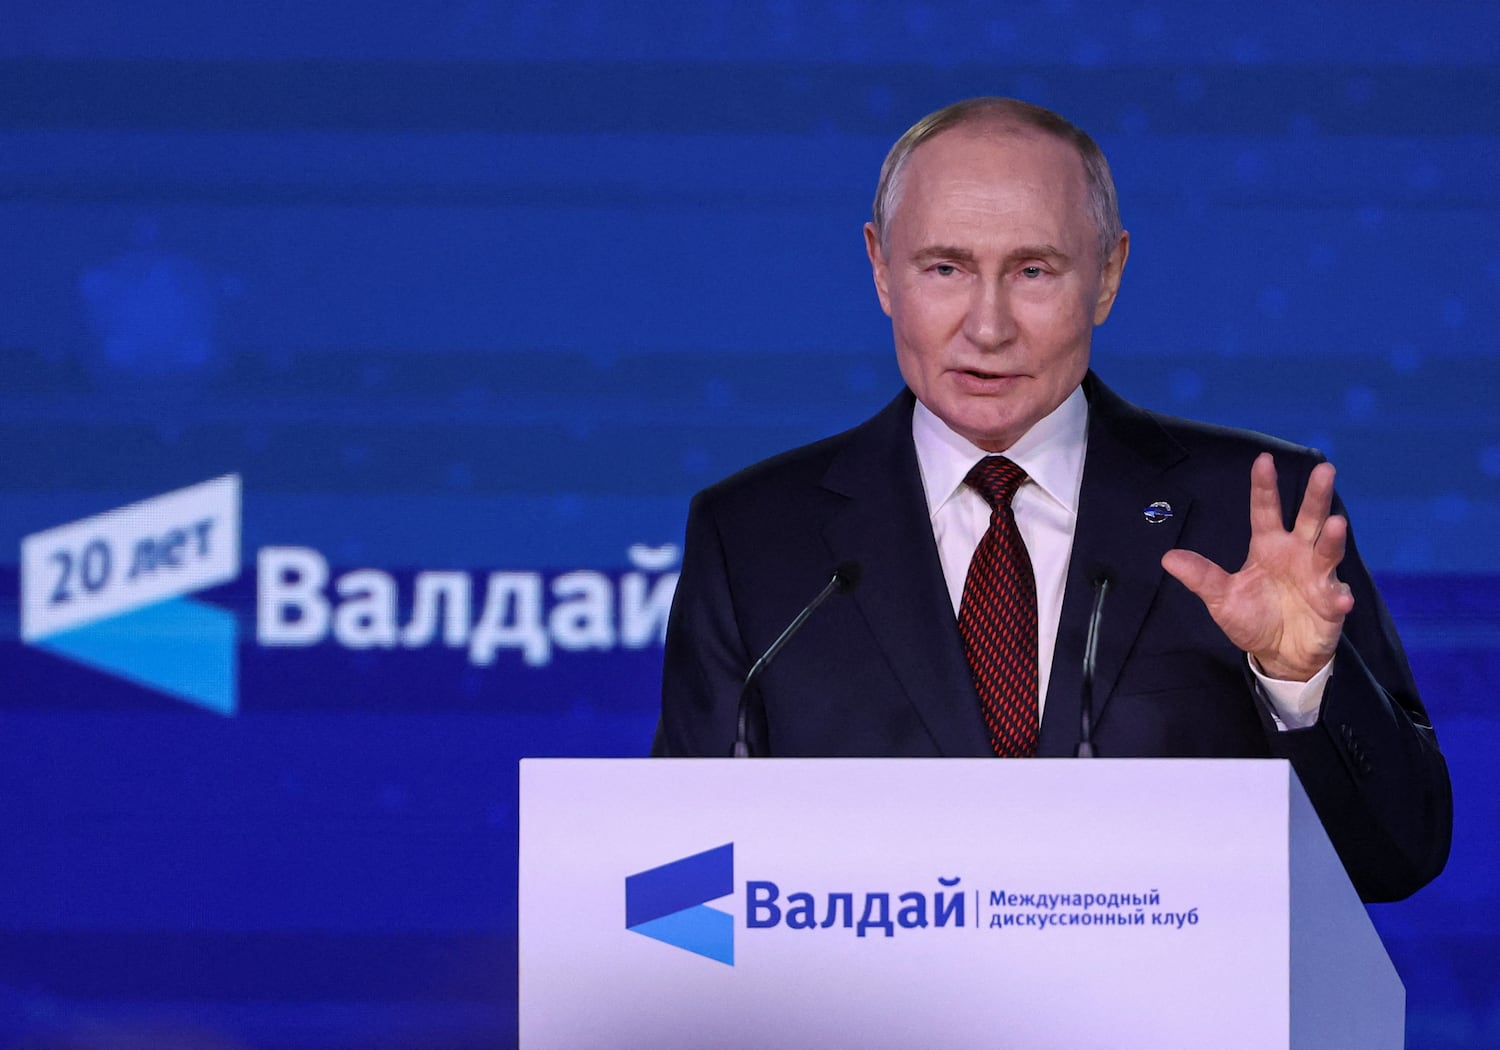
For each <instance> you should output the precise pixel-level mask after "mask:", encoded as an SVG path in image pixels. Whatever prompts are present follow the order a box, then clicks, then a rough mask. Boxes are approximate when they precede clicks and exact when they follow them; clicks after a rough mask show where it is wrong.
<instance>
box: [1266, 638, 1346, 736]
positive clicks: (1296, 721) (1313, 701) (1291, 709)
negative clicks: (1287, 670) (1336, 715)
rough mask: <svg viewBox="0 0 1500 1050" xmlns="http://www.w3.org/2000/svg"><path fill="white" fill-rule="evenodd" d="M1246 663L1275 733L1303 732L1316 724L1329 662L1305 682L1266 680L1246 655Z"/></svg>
mask: <svg viewBox="0 0 1500 1050" xmlns="http://www.w3.org/2000/svg"><path fill="white" fill-rule="evenodd" d="M1245 660H1246V661H1247V662H1248V663H1249V664H1250V673H1251V674H1253V675H1254V676H1255V683H1256V687H1257V688H1256V691H1257V692H1258V693H1259V694H1260V698H1261V699H1262V700H1264V701H1265V703H1266V706H1267V707H1269V708H1270V710H1271V720H1272V721H1274V722H1275V723H1276V728H1277V729H1278V730H1280V731H1281V732H1283V733H1284V732H1286V731H1287V730H1288V729H1306V728H1307V727H1308V726H1311V725H1316V724H1317V721H1318V713H1319V711H1320V710H1321V709H1322V707H1323V690H1324V688H1325V687H1326V686H1327V685H1328V679H1329V677H1331V676H1332V674H1333V661H1332V660H1331V659H1330V660H1329V661H1328V662H1327V663H1326V664H1324V665H1323V666H1322V668H1321V669H1320V670H1319V671H1318V673H1317V674H1315V675H1313V676H1312V677H1311V678H1309V679H1308V680H1307V681H1305V682H1288V681H1284V680H1283V679H1280V678H1268V677H1266V675H1264V674H1262V673H1261V669H1260V668H1259V667H1257V666H1256V665H1255V659H1254V658H1253V657H1251V656H1250V654H1249V653H1246V654H1245Z"/></svg>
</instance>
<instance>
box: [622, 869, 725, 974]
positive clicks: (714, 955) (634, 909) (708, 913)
mask: <svg viewBox="0 0 1500 1050" xmlns="http://www.w3.org/2000/svg"><path fill="white" fill-rule="evenodd" d="M733 892H734V843H732V842H726V843H725V844H724V845H722V846H718V847H716V848H714V849H710V850H704V851H703V852H702V853H694V854H693V855H692V856H690V857H683V858H682V859H681V860H674V861H671V862H670V863H667V864H662V865H660V866H659V867H655V868H648V869H647V870H646V871H639V872H636V873H635V874H634V875H630V876H627V877H626V879H625V928H626V929H628V930H634V931H635V932H636V933H639V934H642V935H643V936H646V937H650V938H652V939H653V940H658V941H661V942H663V943H664V944H670V945H672V946H673V947H674V948H681V949H682V950H683V951H688V952H692V953H694V954H695V955H701V956H703V957H704V958H707V959H713V960H715V961H716V962H721V963H724V964H725V965H726V966H733V965H734V917H733V916H732V915H730V914H729V913H728V912H722V911H720V910H719V909H717V908H710V907H709V906H708V902H709V901H713V900H718V899H719V898H720V897H726V896H728V895H729V894H731V893H733Z"/></svg>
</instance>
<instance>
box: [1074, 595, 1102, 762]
mask: <svg viewBox="0 0 1500 1050" xmlns="http://www.w3.org/2000/svg"><path fill="white" fill-rule="evenodd" d="M1109 585H1110V578H1109V574H1108V573H1104V572H1101V573H1099V574H1097V575H1096V576H1095V577H1094V607H1093V609H1092V610H1091V611H1090V612H1089V633H1088V640H1087V641H1085V642H1084V644H1083V686H1082V689H1081V690H1080V696H1079V700H1080V703H1079V705H1078V751H1077V755H1076V757H1078V758H1093V757H1094V664H1095V663H1096V662H1097V660H1098V656H1099V624H1100V621H1102V620H1103V619H1104V597H1105V595H1107V594H1109Z"/></svg>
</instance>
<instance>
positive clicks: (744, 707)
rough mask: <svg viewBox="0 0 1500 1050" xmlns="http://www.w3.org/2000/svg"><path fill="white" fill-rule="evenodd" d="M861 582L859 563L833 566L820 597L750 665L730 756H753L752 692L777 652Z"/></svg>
mask: <svg viewBox="0 0 1500 1050" xmlns="http://www.w3.org/2000/svg"><path fill="white" fill-rule="evenodd" d="M858 584H859V564H858V563H857V562H852V561H846V562H844V563H843V564H841V565H840V566H839V567H838V568H836V569H834V570H833V575H832V576H831V577H829V579H828V582H827V583H825V584H824V585H823V589H822V590H821V591H819V592H818V594H817V597H815V598H814V599H813V600H812V601H810V602H808V603H807V608H805V609H803V610H802V611H801V612H799V613H798V614H797V618H796V619H795V620H793V621H792V622H791V623H789V624H787V626H786V630H784V631H782V632H781V635H780V637H778V638H777V639H776V640H775V641H774V642H772V643H771V647H770V648H769V649H767V650H766V651H765V653H764V654H763V655H762V656H761V658H760V659H759V660H757V661H755V663H754V664H753V665H752V666H751V668H750V673H749V674H747V675H746V676H745V682H744V684H743V685H742V686H740V702H739V709H738V711H737V712H736V714H735V729H734V750H732V751H731V752H730V755H731V757H733V758H749V757H750V741H749V729H750V695H751V691H752V687H753V686H754V685H755V680H756V679H757V678H759V677H760V675H761V672H762V671H764V670H765V669H766V668H767V667H769V666H770V665H771V661H772V660H774V659H776V654H777V653H779V652H781V650H782V649H784V648H786V643H787V642H789V641H791V640H792V636H793V635H795V634H796V633H797V632H798V631H800V630H802V625H803V624H805V623H806V622H807V620H808V618H809V617H810V616H812V614H813V613H815V612H816V611H817V609H818V606H820V605H822V604H823V603H824V602H826V601H827V600H828V599H829V598H830V597H832V596H833V595H834V594H836V593H840V592H845V591H852V590H854V588H855V587H856V586H857V585H858Z"/></svg>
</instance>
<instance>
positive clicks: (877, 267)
mask: <svg viewBox="0 0 1500 1050" xmlns="http://www.w3.org/2000/svg"><path fill="white" fill-rule="evenodd" d="M865 254H866V255H868V256H869V257H870V275H871V276H872V277H873V278H874V279H875V294H876V295H878V296H879V297H880V308H881V309H882V310H884V311H885V315H886V316H887V317H889V316H890V315H891V271H890V267H888V266H886V264H885V252H884V251H883V250H882V249H881V247H880V234H879V233H878V232H877V231H876V229H875V224H874V223H873V222H867V223H865Z"/></svg>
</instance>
